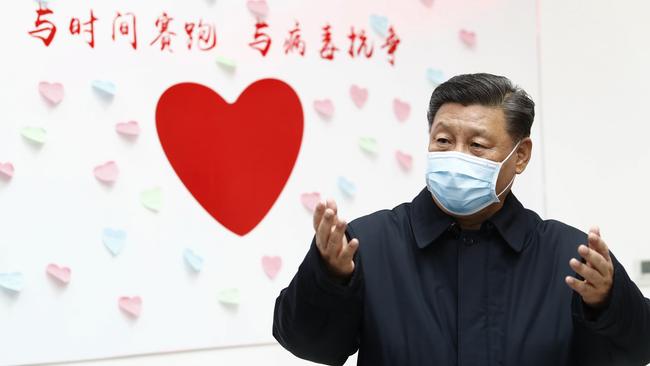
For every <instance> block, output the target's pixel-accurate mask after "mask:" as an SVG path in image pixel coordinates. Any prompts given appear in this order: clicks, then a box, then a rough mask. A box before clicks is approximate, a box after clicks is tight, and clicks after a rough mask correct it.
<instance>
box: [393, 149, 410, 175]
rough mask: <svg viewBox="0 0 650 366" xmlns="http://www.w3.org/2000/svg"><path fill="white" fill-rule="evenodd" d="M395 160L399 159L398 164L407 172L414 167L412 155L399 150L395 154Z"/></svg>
mask: <svg viewBox="0 0 650 366" xmlns="http://www.w3.org/2000/svg"><path fill="white" fill-rule="evenodd" d="M395 158H397V162H398V163H399V166H400V167H402V169H404V170H406V171H408V170H411V166H413V157H412V156H411V155H409V154H407V153H404V152H401V151H399V150H397V151H396V152H395Z"/></svg>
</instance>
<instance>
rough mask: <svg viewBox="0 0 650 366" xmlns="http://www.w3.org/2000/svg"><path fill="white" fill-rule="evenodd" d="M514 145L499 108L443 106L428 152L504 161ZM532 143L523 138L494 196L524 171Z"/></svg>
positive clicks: (504, 165)
mask: <svg viewBox="0 0 650 366" xmlns="http://www.w3.org/2000/svg"><path fill="white" fill-rule="evenodd" d="M516 144H517V141H513V139H512V137H511V136H510V134H509V133H508V131H507V130H506V119H505V114H504V113H503V110H502V109H501V108H499V107H486V106H482V105H469V106H463V105H462V104H457V103H445V104H443V105H442V106H441V107H440V109H438V112H437V113H436V116H435V118H434V120H433V124H432V126H431V131H430V136H429V151H458V152H461V153H464V154H469V155H474V156H477V157H481V158H485V159H489V160H492V161H496V162H500V161H503V160H504V159H505V158H506V157H507V156H508V154H510V152H511V151H512V149H513V148H514V147H515V145H516ZM531 148H532V143H531V141H530V138H525V139H524V140H522V143H521V144H520V145H519V147H518V148H517V150H516V151H515V152H514V153H513V156H511V157H510V159H508V161H505V162H504V163H503V166H502V167H501V172H500V174H499V179H498V180H497V185H496V191H497V193H499V192H501V191H502V190H503V189H505V188H506V187H507V186H508V184H509V183H510V181H511V180H512V179H513V177H514V175H515V174H519V173H521V172H523V171H524V169H525V168H526V165H527V163H528V160H529V159H530V152H531Z"/></svg>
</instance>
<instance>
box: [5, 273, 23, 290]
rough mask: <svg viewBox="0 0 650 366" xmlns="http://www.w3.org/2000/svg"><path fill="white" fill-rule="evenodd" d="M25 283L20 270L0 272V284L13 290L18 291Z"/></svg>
mask: <svg viewBox="0 0 650 366" xmlns="http://www.w3.org/2000/svg"><path fill="white" fill-rule="evenodd" d="M24 284H25V279H24V278H23V274H22V273H20V272H13V273H0V286H1V287H4V288H6V289H7V290H11V291H14V292H20V291H21V290H22V289H23V286H24Z"/></svg>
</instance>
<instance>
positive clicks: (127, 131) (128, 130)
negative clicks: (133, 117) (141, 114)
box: [115, 121, 140, 137]
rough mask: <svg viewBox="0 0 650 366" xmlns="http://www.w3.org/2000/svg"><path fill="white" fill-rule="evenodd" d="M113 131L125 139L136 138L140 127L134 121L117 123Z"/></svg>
mask: <svg viewBox="0 0 650 366" xmlns="http://www.w3.org/2000/svg"><path fill="white" fill-rule="evenodd" d="M115 131H117V133H119V134H120V135H124V136H127V137H137V136H138V135H139V134H140V125H138V122H136V121H129V122H123V123H118V124H116V125H115Z"/></svg>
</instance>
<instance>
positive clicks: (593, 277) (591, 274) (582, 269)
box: [569, 258, 605, 285]
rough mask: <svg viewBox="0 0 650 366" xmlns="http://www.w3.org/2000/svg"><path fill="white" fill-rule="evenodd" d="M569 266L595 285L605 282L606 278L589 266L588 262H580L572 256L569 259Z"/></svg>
mask: <svg viewBox="0 0 650 366" xmlns="http://www.w3.org/2000/svg"><path fill="white" fill-rule="evenodd" d="M569 266H570V267H571V269H573V270H574V271H575V272H576V273H577V274H579V275H580V276H582V278H584V279H585V280H587V282H589V283H591V284H593V285H601V284H603V283H604V282H605V278H604V277H603V276H602V275H601V274H600V273H599V272H598V271H596V270H595V269H593V268H591V267H589V266H587V265H586V264H584V263H582V262H580V261H579V260H577V259H575V258H571V260H570V261H569Z"/></svg>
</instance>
